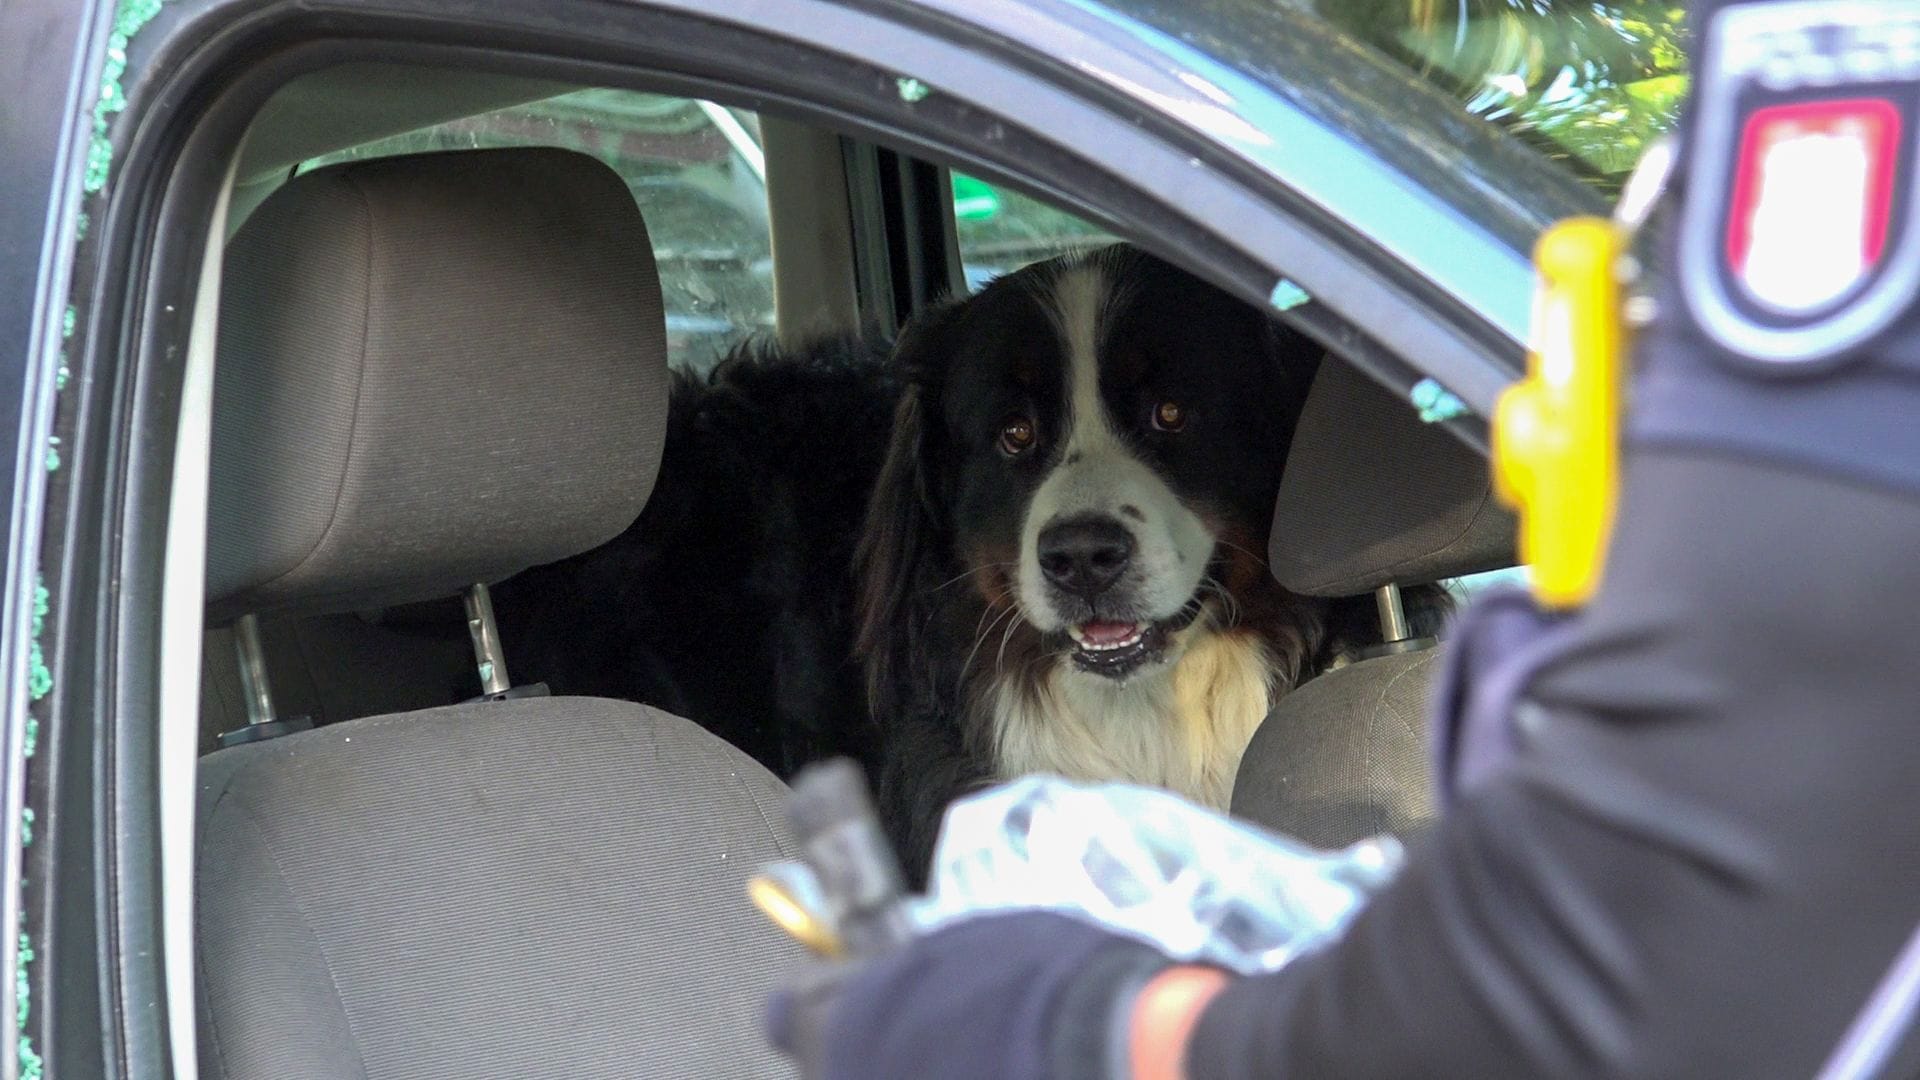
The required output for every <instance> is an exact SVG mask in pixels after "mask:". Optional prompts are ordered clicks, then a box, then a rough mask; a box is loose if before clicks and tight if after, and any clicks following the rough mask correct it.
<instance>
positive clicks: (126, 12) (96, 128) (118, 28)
mask: <svg viewBox="0 0 1920 1080" xmlns="http://www.w3.org/2000/svg"><path fill="white" fill-rule="evenodd" d="M163 3H164V0H121V3H120V7H119V10H117V11H115V12H114V16H113V32H112V33H111V34H109V35H108V36H107V55H106V59H105V60H104V61H102V63H101V65H100V93H99V96H98V97H96V98H95V99H94V103H93V138H92V140H91V141H90V142H89V143H88V144H87V171H86V177H85V181H84V184H83V186H84V187H85V188H86V191H87V194H89V195H94V194H98V193H99V191H100V190H101V189H102V188H104V187H106V186H107V176H108V174H109V173H110V172H111V171H112V169H113V143H112V141H111V140H110V139H109V138H108V137H107V132H108V129H109V126H110V123H109V122H110V121H111V120H112V119H113V116H114V114H115V113H118V112H120V111H121V110H123V109H125V108H126V107H127V94H126V89H125V88H124V87H122V86H121V85H120V78H121V76H123V75H125V74H126V73H127V43H128V42H129V41H131V40H133V35H135V34H137V33H139V32H140V29H141V27H144V26H146V25H147V23H149V22H151V21H152V20H153V17H154V16H155V15H158V14H159V13H160V8H161V7H162V6H163Z"/></svg>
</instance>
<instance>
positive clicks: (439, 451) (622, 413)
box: [207, 149, 667, 619]
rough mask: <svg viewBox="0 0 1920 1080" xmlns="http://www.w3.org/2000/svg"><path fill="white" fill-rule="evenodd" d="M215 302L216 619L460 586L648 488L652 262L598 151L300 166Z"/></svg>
mask: <svg viewBox="0 0 1920 1080" xmlns="http://www.w3.org/2000/svg"><path fill="white" fill-rule="evenodd" d="M220 303H221V307H220V331H219V349H218V359H217V363H216V368H215V371H216V374H215V378H214V404H213V446H212V455H213V461H212V475H211V485H212V490H211V492H210V504H211V505H210V509H209V515H208V536H207V542H208V551H207V597H208V600H209V603H210V605H211V611H210V614H212V615H213V617H214V618H215V619H223V618H226V617H231V616H233V615H238V614H242V613H245V612H252V611H268V610H293V611H298V612H302V613H316V612H328V611H344V610H350V609H359V608H370V607H380V606H384V605H390V604H399V603H406V602H410V601H415V600H424V599H430V598H433V597H436V596H444V595H449V594H451V593H454V592H456V591H458V590H460V589H461V588H463V587H465V586H467V585H469V584H472V583H474V582H492V581H498V580H500V579H501V578H504V577H507V576H509V575H512V574H514V573H517V572H519V571H520V570H523V569H525V568H527V567H530V566H535V565H539V564H542V563H547V562H552V561H554V560H556V559H561V558H565V557H567V556H569V555H574V554H578V553H579V552H582V551H585V550H587V549H589V548H592V547H595V546H597V545H599V544H601V543H603V542H605V541H607V540H609V539H611V538H612V537H613V536H615V535H617V534H618V533H619V532H620V531H621V530H622V529H624V528H625V527H626V526H627V525H629V524H631V523H632V521H633V520H634V518H636V517H637V516H638V515H639V513H640V508H641V506H642V505H643V504H644V503H645V502H646V498H647V494H648V492H649V491H650V490H651V488H652V486H653V478H654V472H655V470H656V469H657V467H658V465H659V459H660V452H661V447H662V442H663V440H664V438H665V431H666V406H667V369H666V354H667V350H666V328H665V322H664V316H663V314H662V308H661V295H660V283H659V279H658V277H657V275H656V273H655V270H654V265H653V249H652V247H651V246H649V244H648V240H647V230H646V226H645V225H644V224H643V223H642V222H641V220H640V212H639V209H638V208H637V207H636V206H635V205H634V201H633V196H632V195H631V193H629V191H628V190H627V187H626V185H625V184H624V183H623V182H622V181H621V179H620V178H619V177H618V176H617V175H615V174H614V173H613V171H612V170H610V169H608V168H607V167H606V166H605V165H602V164H600V163H599V162H598V161H595V160H594V159H592V158H590V157H586V156H584V155H581V154H576V153H572V152H570V151H561V150H546V149H512V150H478V151H462V152H455V153H441V154H420V155H415V156H410V157H396V158H386V159H381V160H374V161H365V162H351V163H347V164H342V165H336V166H333V167H330V168H326V169H320V170H316V171H314V172H312V173H308V174H305V175H302V176H299V177H297V178H295V179H294V180H292V181H291V182H289V183H288V184H287V185H286V186H285V187H284V188H282V189H281V190H279V191H277V192H275V193H274V194H273V196H272V197H271V198H269V199H268V200H267V201H266V202H265V203H263V204H262V205H261V207H260V208H259V209H258V210H257V211H255V213H254V215H253V216H252V217H251V218H250V219H249V220H248V221H247V223H246V225H245V226H243V227H242V228H241V229H240V231H239V232H238V233H237V234H236V235H235V236H234V238H233V240H232V242H231V243H230V244H229V245H228V247H227V254H226V263H225V270H224V279H223V286H222V290H221V301H220Z"/></svg>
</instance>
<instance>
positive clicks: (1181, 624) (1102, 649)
mask: <svg viewBox="0 0 1920 1080" xmlns="http://www.w3.org/2000/svg"><path fill="white" fill-rule="evenodd" d="M1199 612H1200V607H1199V605H1198V604H1188V605H1187V606H1186V607H1185V608H1183V609H1181V610H1180V612H1179V613H1178V614H1176V615H1174V616H1173V617H1172V618H1167V619H1159V620H1156V621H1154V622H1134V621H1118V620H1109V619H1089V620H1087V621H1086V622H1081V623H1074V624H1072V625H1070V626H1068V627H1067V637H1068V638H1069V639H1070V640H1071V641H1072V642H1073V653H1072V656H1073V662H1074V664H1075V665H1076V666H1077V667H1079V668H1080V670H1082V671H1090V672H1093V673H1094V674H1096V675H1105V676H1107V677H1108V678H1112V679H1120V678H1124V677H1126V676H1128V675H1131V674H1133V673H1134V672H1136V671H1138V670H1140V669H1141V668H1143V667H1146V666H1147V665H1148V664H1151V663H1153V662H1154V661H1156V660H1159V659H1160V658H1161V657H1163V656H1165V655H1166V652H1167V646H1168V645H1170V644H1171V643H1172V641H1173V635H1174V634H1175V633H1177V632H1178V631H1180V630H1181V629H1183V628H1185V627H1186V625H1187V624H1188V623H1191V622H1192V621H1193V620H1194V617H1195V616H1196V615H1198V614H1199Z"/></svg>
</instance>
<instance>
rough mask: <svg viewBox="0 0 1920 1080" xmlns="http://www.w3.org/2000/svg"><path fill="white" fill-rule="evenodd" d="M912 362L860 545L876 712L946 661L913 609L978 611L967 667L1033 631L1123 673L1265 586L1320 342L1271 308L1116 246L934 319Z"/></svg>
mask: <svg viewBox="0 0 1920 1080" xmlns="http://www.w3.org/2000/svg"><path fill="white" fill-rule="evenodd" d="M897 355H898V357H899V358H900V360H901V361H902V362H903V363H904V364H905V365H906V366H907V368H908V370H909V377H910V379H911V388H910V390H909V391H908V394H907V396H906V398H905V400H904V401H903V402H902V404H901V408H900V413H899V416H898V418H897V422H896V425H895V430H894V433H893V441H892V445H891V448H890V453H889V455H888V460H887V465H886V468H885V471H884V473H883V476H882V478H881V480H880V484H879V488H878V490H877V492H876V494H875V499H874V502H873V507H872V511H871V516H870V518H869V522H868V529H867V535H866V538H865V544H864V548H863V552H862V561H863V564H864V573H865V580H864V582H863V592H864V594H865V596H864V600H865V609H866V619H865V628H864V629H865V632H864V638H865V643H866V651H867V653H868V655H869V657H870V667H872V668H873V673H874V675H875V683H876V685H875V686H874V691H875V701H876V702H877V703H881V704H882V705H883V707H885V706H886V705H888V704H891V705H894V706H898V705H901V704H904V703H901V702H897V701H890V699H889V694H888V692H887V687H886V686H884V685H881V684H884V683H887V682H889V681H895V680H897V678H898V676H900V675H902V674H905V673H904V672H897V671H892V670H890V669H891V668H894V667H899V666H907V667H910V668H919V669H921V670H922V671H924V670H926V667H927V666H928V665H929V664H930V663H931V662H932V657H930V656H927V655H925V654H926V653H927V652H928V650H929V643H927V642H922V641H919V640H917V638H916V636H917V635H918V634H920V633H924V632H925V625H926V624H931V623H933V622H936V621H937V620H935V619H934V617H933V615H932V614H931V613H930V614H928V615H926V616H923V617H922V618H921V619H918V620H916V619H912V618H905V617H904V616H905V615H906V614H907V610H908V609H910V608H913V607H915V606H917V605H920V604H931V605H936V606H938V605H945V606H947V607H949V608H950V607H952V606H953V605H951V604H950V603H948V600H949V599H950V598H951V597H954V596H971V597H974V598H977V599H976V601H975V603H974V605H973V607H974V610H975V611H979V610H980V607H981V605H982V604H984V608H985V611H984V612H982V613H981V614H982V615H983V616H984V617H982V618H980V619H978V620H974V621H977V622H978V625H977V626H974V627H973V628H972V631H973V638H974V640H973V641H972V643H971V644H966V643H963V647H964V648H967V649H969V650H970V652H969V653H968V655H969V657H970V658H971V659H969V660H968V661H965V662H963V665H962V666H963V667H965V666H966V664H968V663H972V662H973V661H974V659H978V658H979V657H981V656H983V655H984V656H985V657H986V658H988V659H999V658H1004V656H1005V655H1006V644H1007V643H1008V642H1011V641H1014V640H1019V641H1021V642H1023V643H1024V648H1022V649H1021V650H1018V651H1021V652H1024V653H1025V654H1028V655H1033V656H1038V657H1044V658H1047V659H1053V658H1057V660H1058V662H1059V663H1060V664H1062V665H1064V666H1066V667H1067V669H1068V670H1070V671H1071V672H1074V673H1077V675H1078V677H1084V678H1088V679H1095V680H1115V681H1124V680H1129V679H1132V678H1136V677H1141V676H1145V675H1149V674H1151V673H1153V672H1154V671H1156V670H1162V669H1164V668H1165V667H1166V666H1168V665H1170V664H1171V663H1172V662H1173V661H1175V660H1177V659H1178V651H1179V649H1180V647H1181V642H1182V641H1183V640H1185V639H1187V638H1190V637H1191V635H1190V634H1183V631H1184V630H1185V629H1186V628H1187V627H1189V626H1190V625H1192V624H1193V623H1194V622H1195V621H1196V620H1197V619H1199V618H1201V617H1202V616H1203V615H1204V616H1207V618H1208V621H1209V622H1210V623H1212V624H1218V625H1225V624H1227V623H1229V622H1230V621H1231V620H1232V618H1233V617H1235V616H1236V615H1237V613H1236V612H1233V611H1232V609H1233V608H1234V607H1235V606H1236V604H1237V603H1238V601H1239V600H1240V599H1241V598H1240V597H1239V596H1237V595H1236V594H1237V593H1240V592H1243V591H1245V590H1246V589H1247V588H1248V587H1251V586H1254V585H1255V584H1256V582H1255V581H1254V580H1252V579H1255V578H1257V579H1259V583H1261V584H1265V585H1268V586H1270V585H1271V582H1270V581H1269V580H1266V579H1265V578H1264V575H1265V567H1264V564H1263V563H1262V562H1261V559H1260V556H1259V555H1258V554H1256V553H1257V552H1261V551H1264V550H1265V547H1266V541H1267V534H1268V530H1269V528H1270V519H1271V514H1272V510H1273V500H1274V493H1275V490H1276V488H1277V485H1278V483H1279V477H1280V470H1281V467H1282V465H1283V463H1284V460H1285V455H1286V448H1287V444H1288V442H1289V440H1290V439H1291V437H1292V431H1293V424H1294V420H1295V418H1296V417H1297V415H1298V411H1299V406H1300V402H1301V400H1302V397H1303V395H1304V392H1305V388H1306V386H1307V383H1308V381H1309V380H1310V379H1311V375H1312V371H1313V367H1314V365H1315V363H1316V362H1317V357H1318V356H1319V350H1317V349H1316V348H1314V347H1313V346H1312V345H1311V344H1310V343H1309V342H1307V341H1306V340H1305V339H1303V338H1300V337H1298V336H1297V335H1295V334H1293V333H1292V332H1291V331H1288V330H1286V329H1284V328H1282V327H1280V326H1278V325H1276V324H1275V323H1274V322H1273V321H1272V320H1271V319H1269V318H1268V317H1267V316H1266V315H1265V314H1264V313H1263V312H1260V311H1258V310H1256V309H1254V308H1252V307H1250V306H1248V305H1246V304H1243V303H1241V302H1239V301H1237V300H1235V299H1233V298H1232V297H1230V296H1228V295H1227V294H1225V293H1223V292H1221V291H1220V290H1218V289H1216V288H1214V287H1212V286H1210V285H1208V284H1206V283H1204V282H1202V281H1200V280H1198V279H1197V278H1194V277H1192V276H1191V275H1189V274H1187V273H1185V272H1183V271H1181V270H1179V269H1177V268H1175V267H1173V266H1171V265H1169V264H1167V263H1165V262H1163V261H1161V260H1159V259H1157V258H1154V257H1152V256H1149V255H1147V254H1145V253H1143V252H1141V251H1139V250H1137V249H1134V248H1131V247H1127V246H1124V245H1120V246H1115V247H1112V248H1107V249H1104V250H1102V251H1099V252H1095V253H1092V254H1090V255H1086V256H1080V257H1072V258H1064V259H1056V260H1051V261H1048V262H1045V263H1040V264H1036V265H1034V266H1031V267H1028V268H1026V269H1024V270H1021V271H1019V272H1017V273H1014V274H1011V275H1008V276H1006V277H1003V278H1001V279H999V280H997V281H995V282H993V283H992V284H990V285H989V286H987V287H986V288H985V289H983V290H982V291H980V292H979V293H978V294H976V295H974V296H972V297H971V298H968V299H966V300H964V301H961V302H958V303H956V304H952V305H949V306H947V307H945V308H942V309H939V310H936V311H934V312H931V313H929V314H928V315H926V316H923V317H922V318H921V319H919V320H917V321H916V322H915V323H914V324H913V325H912V326H910V327H909V328H908V330H907V332H906V333H905V334H904V335H903V337H902V340H901V343H900V346H899V348H898V353H897ZM962 621H967V620H964V619H963V620H962ZM962 632H964V629H963V631H962ZM889 657H891V660H890V659H889ZM956 674H958V673H956Z"/></svg>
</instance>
